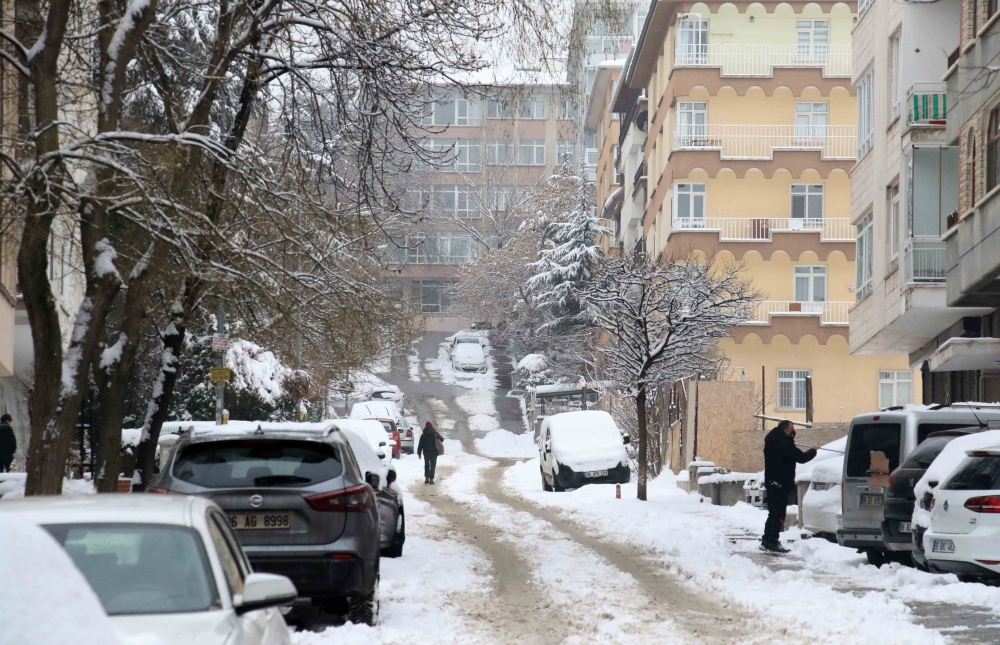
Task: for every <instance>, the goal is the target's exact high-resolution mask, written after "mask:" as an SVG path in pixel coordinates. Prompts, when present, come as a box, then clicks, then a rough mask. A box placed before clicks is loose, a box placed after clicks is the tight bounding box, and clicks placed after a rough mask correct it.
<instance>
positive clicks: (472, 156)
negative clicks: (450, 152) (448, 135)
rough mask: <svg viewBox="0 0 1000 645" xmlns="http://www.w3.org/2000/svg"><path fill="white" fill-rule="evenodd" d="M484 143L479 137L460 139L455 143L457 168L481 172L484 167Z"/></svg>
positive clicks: (464, 170) (460, 170)
mask: <svg viewBox="0 0 1000 645" xmlns="http://www.w3.org/2000/svg"><path fill="white" fill-rule="evenodd" d="M482 145H483V142H482V141H480V140H479V139H459V140H458V142H457V143H456V144H455V170H456V171H457V172H479V171H480V170H481V169H482V168H481V165H482V150H483V148H482Z"/></svg>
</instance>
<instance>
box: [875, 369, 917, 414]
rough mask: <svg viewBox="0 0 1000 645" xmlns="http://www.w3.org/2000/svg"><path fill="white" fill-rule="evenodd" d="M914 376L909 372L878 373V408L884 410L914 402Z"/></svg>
mask: <svg viewBox="0 0 1000 645" xmlns="http://www.w3.org/2000/svg"><path fill="white" fill-rule="evenodd" d="M912 390H913V374H912V373H910V371H909V370H906V371H899V372H895V371H893V372H879V373H878V407H879V409H882V410H884V409H885V408H892V407H896V406H900V405H905V404H907V403H911V402H912V395H911V392H912Z"/></svg>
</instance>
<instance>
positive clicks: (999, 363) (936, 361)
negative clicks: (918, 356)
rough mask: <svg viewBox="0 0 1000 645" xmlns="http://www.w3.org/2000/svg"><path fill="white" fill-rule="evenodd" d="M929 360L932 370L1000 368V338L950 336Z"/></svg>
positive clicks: (955, 370)
mask: <svg viewBox="0 0 1000 645" xmlns="http://www.w3.org/2000/svg"><path fill="white" fill-rule="evenodd" d="M927 360H928V363H929V365H930V368H931V371H932V372H960V371H966V370H1000V338H949V339H948V340H947V341H946V342H945V343H944V345H941V347H939V348H938V350H937V351H936V352H934V353H933V354H931V355H930V357H929V358H928V359H927Z"/></svg>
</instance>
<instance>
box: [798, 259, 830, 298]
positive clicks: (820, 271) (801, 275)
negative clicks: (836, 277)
mask: <svg viewBox="0 0 1000 645" xmlns="http://www.w3.org/2000/svg"><path fill="white" fill-rule="evenodd" d="M795 301H796V302H826V267H825V266H797V267H795Z"/></svg>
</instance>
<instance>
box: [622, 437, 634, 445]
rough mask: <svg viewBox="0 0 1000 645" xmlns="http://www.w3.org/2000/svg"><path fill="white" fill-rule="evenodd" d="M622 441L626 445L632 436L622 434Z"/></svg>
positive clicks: (630, 441)
mask: <svg viewBox="0 0 1000 645" xmlns="http://www.w3.org/2000/svg"><path fill="white" fill-rule="evenodd" d="M622 443H623V444H625V445H628V444H630V443H632V437H630V436H628V435H623V436H622Z"/></svg>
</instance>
